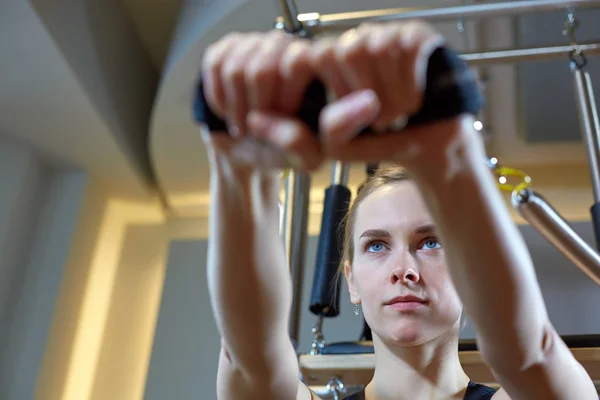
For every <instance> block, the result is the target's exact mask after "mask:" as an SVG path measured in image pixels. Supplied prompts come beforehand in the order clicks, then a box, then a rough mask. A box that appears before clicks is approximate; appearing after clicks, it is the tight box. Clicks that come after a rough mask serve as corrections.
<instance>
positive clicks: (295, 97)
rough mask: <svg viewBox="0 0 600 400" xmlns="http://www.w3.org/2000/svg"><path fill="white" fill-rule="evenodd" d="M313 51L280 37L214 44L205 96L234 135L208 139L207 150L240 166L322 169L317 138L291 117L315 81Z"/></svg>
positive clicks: (236, 36)
mask: <svg viewBox="0 0 600 400" xmlns="http://www.w3.org/2000/svg"><path fill="white" fill-rule="evenodd" d="M309 46H310V42H308V41H306V40H301V39H295V38H293V37H291V36H289V35H286V34H284V33H282V32H277V31H273V32H269V33H232V34H229V35H227V36H226V37H224V38H223V39H221V40H220V41H218V42H216V43H215V44H213V45H212V46H211V47H210V48H209V49H208V50H207V52H206V54H205V57H204V62H203V68H202V74H203V81H204V92H205V96H206V100H207V103H208V105H209V106H210V108H211V109H212V110H213V111H214V112H215V113H216V114H217V115H218V116H219V117H220V118H222V119H224V120H225V121H226V123H227V131H228V132H229V135H219V134H218V133H214V132H213V133H212V134H205V135H204V138H205V142H206V143H207V145H209V147H210V148H212V149H214V150H216V151H217V152H218V153H219V154H222V155H225V156H226V157H227V158H228V159H230V160H231V161H233V162H234V163H238V164H239V163H243V164H246V165H251V166H254V167H264V168H284V167H294V168H300V169H305V170H312V169H314V168H317V167H318V166H319V165H320V164H321V162H322V160H323V155H322V152H321V149H320V145H319V142H318V140H317V137H316V135H315V134H314V133H312V132H311V131H310V130H309V129H308V128H307V127H306V126H305V125H304V124H303V123H302V122H300V121H299V120H297V119H295V118H293V117H292V116H293V115H294V113H295V112H296V111H297V110H298V108H299V106H300V104H301V101H302V98H303V95H304V93H305V91H306V89H307V87H308V85H309V83H310V82H311V80H312V79H314V74H313V72H312V67H311V65H310V63H309V58H308V49H309Z"/></svg>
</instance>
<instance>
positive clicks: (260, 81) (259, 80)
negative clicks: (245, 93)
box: [245, 58, 277, 87]
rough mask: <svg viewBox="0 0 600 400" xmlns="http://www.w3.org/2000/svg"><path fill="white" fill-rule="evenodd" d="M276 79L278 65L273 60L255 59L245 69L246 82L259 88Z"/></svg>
mask: <svg viewBox="0 0 600 400" xmlns="http://www.w3.org/2000/svg"><path fill="white" fill-rule="evenodd" d="M276 77H277V65H276V63H275V62H274V60H273V59H272V58H271V59H269V58H267V59H260V58H258V59H254V60H253V61H252V62H251V63H249V64H248V68H246V69H245V79H246V81H247V82H249V83H251V84H253V85H256V86H259V87H260V86H261V85H265V84H268V83H269V82H270V81H272V80H273V79H275V78H276Z"/></svg>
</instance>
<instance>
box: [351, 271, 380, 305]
mask: <svg viewBox="0 0 600 400" xmlns="http://www.w3.org/2000/svg"><path fill="white" fill-rule="evenodd" d="M381 271H382V268H372V266H370V265H368V263H367V264H364V263H361V264H358V265H355V267H354V284H355V287H356V290H357V291H358V294H359V295H360V297H361V300H362V301H363V302H364V303H372V300H373V299H378V298H379V297H380V296H381V295H380V293H381V287H382V279H383V277H382V276H381Z"/></svg>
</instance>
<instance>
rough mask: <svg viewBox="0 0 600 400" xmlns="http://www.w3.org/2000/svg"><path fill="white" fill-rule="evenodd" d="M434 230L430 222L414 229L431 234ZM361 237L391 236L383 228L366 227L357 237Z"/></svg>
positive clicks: (417, 231) (419, 232)
mask: <svg viewBox="0 0 600 400" xmlns="http://www.w3.org/2000/svg"><path fill="white" fill-rule="evenodd" d="M435 232H436V227H435V225H431V224H429V225H421V226H419V227H417V229H415V233H417V234H420V235H423V234H433V233H435ZM363 237H370V238H389V237H391V235H390V233H389V232H388V231H386V230H385V229H367V230H366V231H364V232H363V233H362V234H361V235H360V237H359V239H362V238H363Z"/></svg>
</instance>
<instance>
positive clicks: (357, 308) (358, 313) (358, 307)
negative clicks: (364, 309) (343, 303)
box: [354, 304, 360, 317]
mask: <svg viewBox="0 0 600 400" xmlns="http://www.w3.org/2000/svg"><path fill="white" fill-rule="evenodd" d="M354 315H356V316H357V317H358V316H359V315H360V306H359V305H358V304H357V305H356V307H355V308H354Z"/></svg>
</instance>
